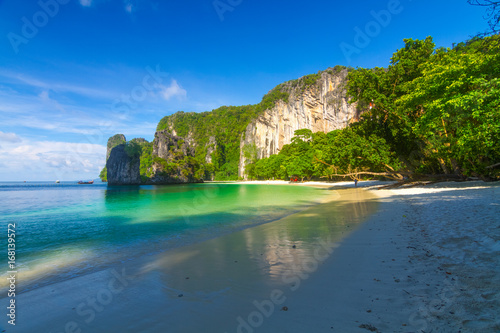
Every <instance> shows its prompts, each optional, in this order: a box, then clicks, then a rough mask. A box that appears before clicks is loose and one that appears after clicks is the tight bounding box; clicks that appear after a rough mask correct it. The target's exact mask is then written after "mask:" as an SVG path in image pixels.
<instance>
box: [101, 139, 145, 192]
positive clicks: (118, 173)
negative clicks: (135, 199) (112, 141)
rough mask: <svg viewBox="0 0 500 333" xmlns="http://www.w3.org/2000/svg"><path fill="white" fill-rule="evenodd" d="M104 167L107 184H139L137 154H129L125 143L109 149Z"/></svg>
mask: <svg viewBox="0 0 500 333" xmlns="http://www.w3.org/2000/svg"><path fill="white" fill-rule="evenodd" d="M106 168H107V170H108V184H109V185H138V184H141V175H140V160H139V156H138V155H135V156H132V157H131V156H129V155H128V154H127V152H126V151H125V144H120V145H118V146H115V147H114V148H112V149H111V151H110V153H109V158H108V160H107V162H106Z"/></svg>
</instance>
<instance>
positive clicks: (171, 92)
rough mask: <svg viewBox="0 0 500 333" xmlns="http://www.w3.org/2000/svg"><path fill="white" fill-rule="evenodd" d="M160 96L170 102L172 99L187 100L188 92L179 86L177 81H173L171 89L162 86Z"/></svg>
mask: <svg viewBox="0 0 500 333" xmlns="http://www.w3.org/2000/svg"><path fill="white" fill-rule="evenodd" d="M160 95H161V96H162V97H163V98H164V99H165V100H167V101H168V100H170V99H171V98H172V97H177V98H186V96H187V91H186V90H184V89H183V88H182V87H181V86H179V84H178V83H177V81H176V80H172V82H171V83H170V86H169V87H165V86H164V85H161V86H160Z"/></svg>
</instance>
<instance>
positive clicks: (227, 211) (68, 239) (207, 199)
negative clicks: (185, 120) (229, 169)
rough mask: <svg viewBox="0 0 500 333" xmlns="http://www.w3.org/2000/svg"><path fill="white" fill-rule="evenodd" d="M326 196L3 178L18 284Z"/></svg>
mask: <svg viewBox="0 0 500 333" xmlns="http://www.w3.org/2000/svg"><path fill="white" fill-rule="evenodd" d="M327 194H328V191H324V190H321V189H316V188H310V187H301V186H286V185H285V186H279V185H270V186H268V185H253V184H252V185H243V184H216V183H211V184H190V185H175V186H135V187H107V186H106V184H105V183H97V184H93V185H77V184H76V183H70V182H67V183H64V182H63V183H61V184H54V183H0V216H1V217H0V223H1V224H0V225H1V228H2V230H3V231H2V234H3V235H4V236H3V237H2V239H1V244H2V245H3V247H4V248H7V246H6V244H7V225H8V224H9V223H15V225H16V228H15V230H16V264H17V268H18V271H19V276H20V277H21V279H20V281H21V282H20V288H21V289H23V288H25V289H30V288H32V287H35V286H37V285H39V284H47V283H51V282H54V281H56V280H61V279H65V278H69V277H72V276H75V275H79V274H83V273H84V272H85V271H86V270H89V269H92V270H95V269H96V268H99V267H103V268H104V267H106V265H108V264H111V263H113V262H119V261H121V262H123V261H127V260H130V259H133V258H136V257H138V256H145V255H150V254H153V253H157V252H159V251H165V250H168V249H169V248H173V247H178V246H182V245H186V244H190V243H193V242H197V241H200V240H203V239H208V238H213V237H216V236H218V235H222V234H225V233H229V232H232V231H235V230H240V229H242V228H245V227H248V226H252V225H256V224H260V223H265V222H268V221H272V220H275V219H277V218H280V217H282V216H285V215H288V214H291V213H293V212H296V211H298V210H301V209H303V208H304V207H306V206H308V205H311V204H313V203H315V202H318V201H320V200H321V199H322V198H324V196H325V195H327ZM2 266H4V267H5V266H6V265H2ZM4 267H2V269H0V272H2V273H3V272H5V271H7V269H6V268H4ZM1 287H4V286H3V285H2V284H0V288H1Z"/></svg>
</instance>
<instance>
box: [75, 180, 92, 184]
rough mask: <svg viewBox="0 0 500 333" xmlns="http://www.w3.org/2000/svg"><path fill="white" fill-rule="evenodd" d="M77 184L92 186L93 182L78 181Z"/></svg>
mask: <svg viewBox="0 0 500 333" xmlns="http://www.w3.org/2000/svg"><path fill="white" fill-rule="evenodd" d="M78 184H94V181H93V180H91V181H88V182H84V181H83V180H80V181H79V182H78Z"/></svg>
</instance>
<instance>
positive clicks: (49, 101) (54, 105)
mask: <svg viewBox="0 0 500 333" xmlns="http://www.w3.org/2000/svg"><path fill="white" fill-rule="evenodd" d="M38 97H40V100H41V101H42V102H43V103H44V104H46V105H48V106H49V107H50V108H54V109H56V110H59V111H63V112H64V111H65V110H64V108H63V107H62V106H61V104H59V103H58V102H57V101H56V100H54V99H52V98H50V96H49V92H48V91H47V90H44V91H42V92H41V93H40V94H39V95H38Z"/></svg>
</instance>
